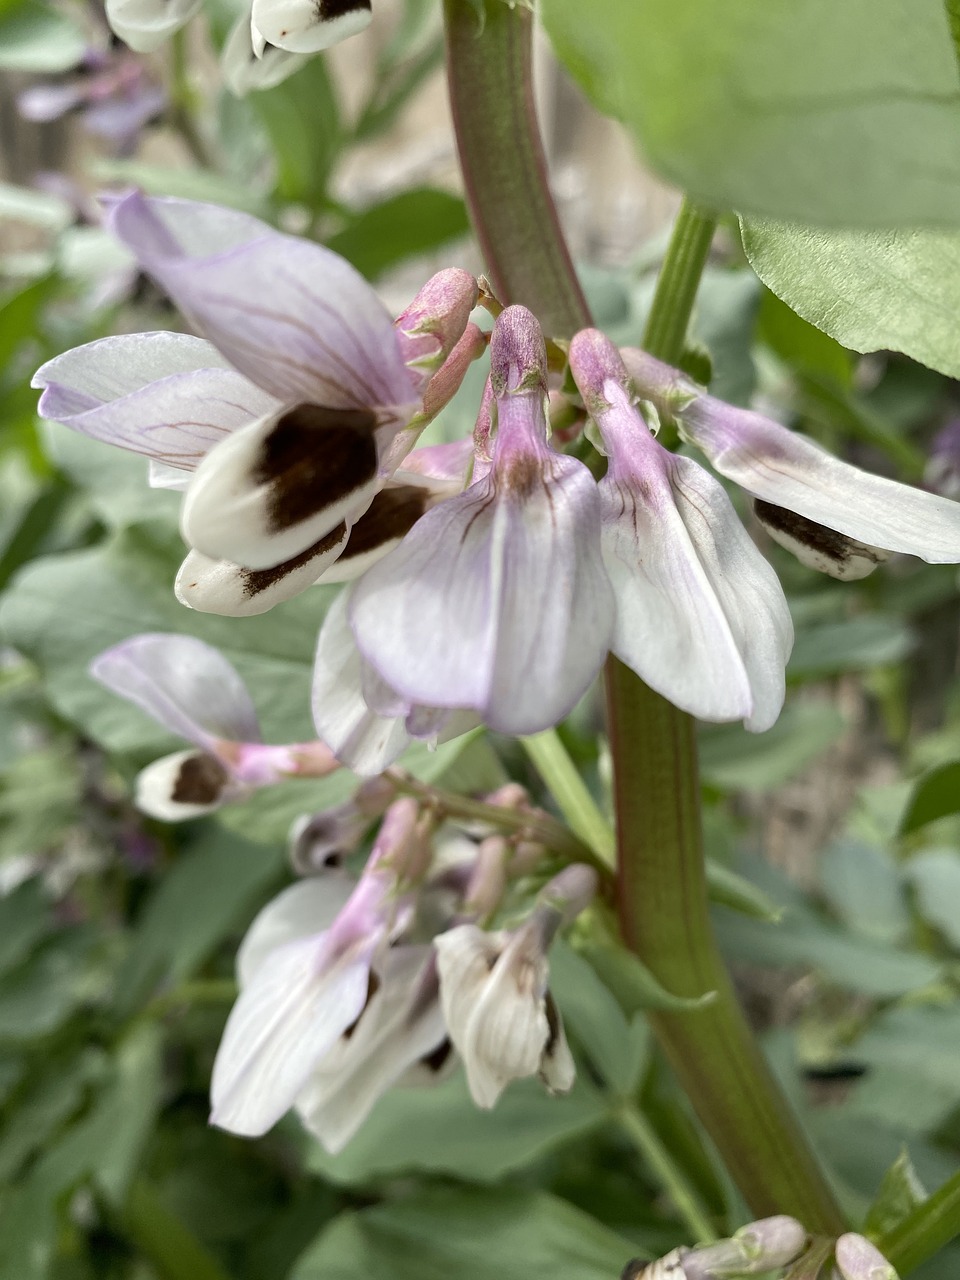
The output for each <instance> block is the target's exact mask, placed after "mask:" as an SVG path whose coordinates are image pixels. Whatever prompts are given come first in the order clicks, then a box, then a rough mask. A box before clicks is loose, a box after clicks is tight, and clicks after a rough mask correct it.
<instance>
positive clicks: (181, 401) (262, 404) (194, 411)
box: [40, 369, 276, 470]
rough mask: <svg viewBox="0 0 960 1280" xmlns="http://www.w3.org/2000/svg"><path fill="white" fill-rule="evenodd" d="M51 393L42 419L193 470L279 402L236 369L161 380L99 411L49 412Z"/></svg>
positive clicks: (42, 403) (43, 400)
mask: <svg viewBox="0 0 960 1280" xmlns="http://www.w3.org/2000/svg"><path fill="white" fill-rule="evenodd" d="M52 390H53V388H51V389H50V390H48V391H45V392H44V394H43V396H42V397H41V399H40V413H41V414H42V415H43V416H44V417H48V418H49V417H56V420H57V421H58V422H62V423H63V424H64V426H67V427H71V428H72V429H73V430H74V431H79V432H81V433H82V434H83V435H85V436H90V437H91V438H92V439H94V440H102V441H103V442H104V443H105V444H113V445H117V446H118V447H119V448H121V449H129V450H130V451H131V452H133V453H142V454H145V455H146V456H147V457H149V458H151V459H156V460H157V461H158V462H163V463H167V464H168V465H170V466H177V467H180V468H182V469H186V470H190V469H192V468H194V467H196V466H197V465H198V463H199V462H200V461H201V459H202V458H203V457H205V455H206V454H208V453H209V452H210V450H211V449H213V448H214V447H215V446H216V445H217V444H219V443H220V442H221V441H222V440H224V439H226V437H227V436H229V435H231V434H232V433H233V432H235V431H239V430H241V429H242V428H244V427H246V426H248V425H249V424H250V423H251V422H253V421H255V420H256V419H258V418H261V417H263V416H264V415H265V414H270V413H272V412H273V411H274V410H275V408H276V401H275V400H274V399H273V397H272V396H268V395H267V394H266V392H264V391H261V390H260V388H259V387H257V386H255V385H254V384H253V383H252V382H251V381H250V380H249V379H248V378H245V377H244V376H243V374H241V373H236V372H235V371H234V370H233V369H200V370H198V371H197V372H195V373H178V374H174V375H173V376H171V377H167V378H161V379H160V380H159V381H157V382H153V383H151V384H150V385H149V386H146V387H143V388H142V389H141V390H140V391H134V392H131V393H130V394H129V395H126V396H123V397H121V398H120V399H118V400H112V401H110V402H109V403H108V404H103V405H100V406H98V407H97V408H93V409H87V410H86V411H85V412H81V413H75V414H65V413H59V414H56V415H54V414H53V413H52V412H51V407H52V404H51V398H50V396H51V391H52Z"/></svg>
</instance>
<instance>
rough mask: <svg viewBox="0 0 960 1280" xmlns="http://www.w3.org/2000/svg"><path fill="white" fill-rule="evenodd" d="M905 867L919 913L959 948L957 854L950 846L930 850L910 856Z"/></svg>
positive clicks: (959, 861) (959, 859)
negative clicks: (948, 847)
mask: <svg viewBox="0 0 960 1280" xmlns="http://www.w3.org/2000/svg"><path fill="white" fill-rule="evenodd" d="M957 807H958V808H960V802H958V804H957ZM905 870H906V874H907V876H908V878H909V880H910V883H911V884H912V885H913V889H914V892H915V893H916V896H917V907H918V908H919V910H920V914H921V915H922V916H923V918H924V919H925V920H927V921H929V923H930V924H932V925H935V926H936V928H938V929H939V930H940V932H941V933H942V934H943V936H944V937H945V938H946V940H947V942H949V943H950V945H951V946H952V947H956V948H960V854H958V853H957V852H956V851H955V850H953V849H930V850H928V851H926V852H925V853H920V854H917V856H916V857H914V858H911V859H910V861H909V862H908V863H907V865H906V868H905Z"/></svg>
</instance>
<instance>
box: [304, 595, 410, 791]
mask: <svg viewBox="0 0 960 1280" xmlns="http://www.w3.org/2000/svg"><path fill="white" fill-rule="evenodd" d="M348 591H349V589H348ZM348 591H343V592H341V593H340V595H339V596H338V597H337V599H336V600H335V601H334V602H333V604H332V605H331V606H330V608H329V610H328V611H327V616H326V617H325V618H324V620H323V626H322V627H321V628H320V636H319V638H318V640H317V656H316V662H315V665H314V672H313V697H312V703H313V722H314V724H315V725H316V729H317V734H318V735H319V737H320V738H321V739H322V740H323V741H324V742H325V743H326V744H327V746H328V747H329V748H330V749H331V751H333V753H334V754H335V755H336V757H337V759H338V760H342V761H343V763H344V764H345V765H346V766H347V767H348V768H350V769H352V770H353V771H354V772H355V773H358V774H360V775H361V776H363V777H372V776H373V775H375V774H378V773H382V772H383V770H384V769H386V768H387V766H388V765H391V764H393V762H394V760H396V759H397V758H398V757H399V756H400V755H402V753H403V752H404V751H405V750H406V748H407V747H408V746H409V745H410V736H409V734H408V733H407V731H406V729H405V728H404V724H403V718H402V717H393V718H384V717H383V716H378V715H377V714H376V713H375V712H373V711H371V710H370V708H369V707H368V706H367V704H366V703H365V702H364V700H363V694H362V692H361V681H362V663H361V657H360V653H359V650H358V649H357V645H356V642H355V640H354V638H353V633H352V631H351V630H350V626H349V623H348V621H347V605H348Z"/></svg>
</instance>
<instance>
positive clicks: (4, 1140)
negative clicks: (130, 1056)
mask: <svg viewBox="0 0 960 1280" xmlns="http://www.w3.org/2000/svg"><path fill="white" fill-rule="evenodd" d="M103 1071H104V1061H103V1055H102V1054H100V1053H98V1052H96V1051H94V1050H87V1051H85V1052H83V1053H81V1054H80V1055H78V1056H77V1057H76V1058H75V1059H74V1060H73V1061H67V1062H64V1061H62V1060H60V1061H57V1062H56V1064H55V1066H54V1067H53V1069H52V1070H50V1071H47V1072H45V1073H43V1074H42V1075H41V1076H40V1078H39V1080H34V1081H33V1082H32V1083H31V1085H30V1089H29V1091H28V1093H27V1094H26V1096H25V1097H23V1098H19V1099H18V1100H17V1106H16V1108H15V1110H13V1111H12V1113H11V1115H10V1118H9V1120H8V1121H7V1123H6V1124H5V1125H4V1126H3V1128H2V1130H0V1180H2V1181H4V1182H6V1181H9V1180H10V1179H11V1178H13V1177H15V1176H16V1175H17V1173H18V1172H19V1171H20V1169H21V1167H22V1166H23V1164H24V1163H25V1162H26V1161H27V1160H28V1159H29V1158H30V1157H31V1156H33V1155H34V1154H35V1153H36V1152H37V1151H39V1150H41V1149H42V1148H44V1147H48V1146H50V1144H51V1139H52V1138H53V1137H54V1135H55V1134H56V1132H57V1130H58V1129H60V1128H61V1127H62V1125H63V1124H64V1122H65V1121H67V1120H69V1119H70V1117H71V1116H73V1115H75V1114H76V1112H77V1111H79V1109H80V1106H81V1103H82V1101H83V1097H84V1092H85V1090H86V1088H87V1086H88V1085H89V1084H90V1082H91V1081H92V1080H94V1079H96V1078H97V1076H98V1075H100V1076H102V1075H103Z"/></svg>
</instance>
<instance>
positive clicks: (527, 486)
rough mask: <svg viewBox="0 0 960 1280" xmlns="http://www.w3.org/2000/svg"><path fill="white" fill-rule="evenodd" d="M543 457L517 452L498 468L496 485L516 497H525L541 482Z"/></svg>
mask: <svg viewBox="0 0 960 1280" xmlns="http://www.w3.org/2000/svg"><path fill="white" fill-rule="evenodd" d="M543 469H544V464H543V459H542V458H538V457H537V456H536V455H535V454H531V453H519V454H517V456H516V457H515V458H511V459H510V461H509V462H508V463H507V464H506V465H502V466H501V467H500V468H499V469H498V475H497V487H498V488H499V489H500V490H502V491H503V492H505V493H509V494H512V495H513V496H514V497H516V498H527V497H529V496H530V494H531V493H533V492H534V490H535V489H536V488H537V486H538V485H542V484H543Z"/></svg>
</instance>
